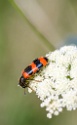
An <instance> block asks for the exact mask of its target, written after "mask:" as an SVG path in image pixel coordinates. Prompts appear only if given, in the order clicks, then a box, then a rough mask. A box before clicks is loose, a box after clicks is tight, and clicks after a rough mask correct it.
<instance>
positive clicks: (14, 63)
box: [0, 0, 77, 125]
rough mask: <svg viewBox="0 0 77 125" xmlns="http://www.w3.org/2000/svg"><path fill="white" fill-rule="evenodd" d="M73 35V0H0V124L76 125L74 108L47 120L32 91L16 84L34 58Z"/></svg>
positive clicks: (76, 27) (76, 20) (76, 19)
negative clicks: (29, 91)
mask: <svg viewBox="0 0 77 125" xmlns="http://www.w3.org/2000/svg"><path fill="white" fill-rule="evenodd" d="M21 3H22V4H21ZM19 5H20V6H19ZM24 6H25V9H23V8H24ZM33 8H34V10H33ZM35 10H36V11H35ZM76 34H77V1H76V0H14V1H12V0H0V125H77V111H71V112H68V111H66V110H64V111H63V112H62V113H61V114H60V115H59V116H53V118H52V119H48V118H47V117H46V111H45V109H44V108H40V101H39V99H38V98H37V96H36V95H35V93H32V94H28V93H27V94H26V96H25V95H24V90H23V89H22V88H20V87H18V86H17V84H18V79H19V77H20V75H21V71H22V69H24V68H25V67H26V66H27V65H28V64H29V63H30V62H32V60H33V59H35V58H37V57H40V56H41V55H45V54H46V53H48V52H49V51H52V50H54V49H57V48H59V47H60V46H62V45H65V44H67V43H65V42H64V40H65V39H66V38H67V37H70V36H73V35H75V36H76Z"/></svg>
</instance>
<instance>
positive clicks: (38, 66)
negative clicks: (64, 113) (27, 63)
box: [33, 59, 43, 69]
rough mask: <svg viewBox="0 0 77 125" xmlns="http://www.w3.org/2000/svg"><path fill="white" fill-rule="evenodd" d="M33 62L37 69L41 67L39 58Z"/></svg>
mask: <svg viewBox="0 0 77 125" xmlns="http://www.w3.org/2000/svg"><path fill="white" fill-rule="evenodd" d="M33 62H34V64H35V65H36V67H37V68H38V69H40V68H41V67H43V64H42V63H41V62H40V60H39V59H35V60H34V61H33Z"/></svg>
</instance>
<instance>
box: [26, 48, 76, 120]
mask: <svg viewBox="0 0 77 125" xmlns="http://www.w3.org/2000/svg"><path fill="white" fill-rule="evenodd" d="M46 57H47V58H48V60H49V62H48V65H47V66H46V67H44V68H43V69H42V70H41V71H40V72H39V73H38V74H36V75H35V77H34V80H33V81H31V82H30V84H29V86H30V87H31V88H32V89H33V90H34V91H35V92H36V95H37V96H38V98H40V100H41V101H42V103H41V107H46V111H47V112H48V113H47V117H48V118H51V117H52V115H53V114H54V115H58V114H59V113H60V112H62V110H63V108H66V109H67V110H75V109H76V108H77V47H76V46H65V47H62V48H61V49H60V50H56V51H54V52H50V53H48V54H47V55H46ZM35 80H36V81H39V82H35ZM28 91H29V92H31V90H30V89H28Z"/></svg>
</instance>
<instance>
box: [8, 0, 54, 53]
mask: <svg viewBox="0 0 77 125" xmlns="http://www.w3.org/2000/svg"><path fill="white" fill-rule="evenodd" d="M9 2H10V3H11V4H12V5H13V7H14V8H15V9H16V10H17V11H18V12H19V13H20V14H21V15H22V16H23V17H24V19H25V20H26V22H27V23H28V24H29V25H30V27H31V28H32V30H33V31H34V32H35V33H36V34H37V35H38V36H39V38H41V39H42V41H43V43H44V45H46V47H47V48H48V49H49V50H50V51H52V50H54V49H55V47H54V46H53V45H52V44H51V43H50V42H49V41H48V39H47V38H46V37H45V36H44V35H43V34H42V33H40V31H39V30H38V29H37V28H36V27H35V26H34V25H33V24H32V23H31V22H30V21H29V19H28V18H27V17H26V16H25V15H24V13H23V12H22V10H21V9H20V8H19V7H18V6H17V4H16V3H15V2H14V1H13V0H9Z"/></svg>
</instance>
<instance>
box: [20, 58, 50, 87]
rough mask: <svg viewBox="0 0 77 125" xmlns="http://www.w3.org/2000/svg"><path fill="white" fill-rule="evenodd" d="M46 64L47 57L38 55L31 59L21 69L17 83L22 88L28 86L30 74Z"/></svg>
mask: <svg viewBox="0 0 77 125" xmlns="http://www.w3.org/2000/svg"><path fill="white" fill-rule="evenodd" d="M47 64H48V58H47V57H40V58H37V59H35V60H33V62H32V63H31V64H30V65H29V66H27V67H26V68H25V69H24V70H23V72H22V75H21V77H20V79H19V85H20V86H21V87H22V88H26V87H29V85H28V83H29V80H30V78H31V76H33V75H34V74H35V73H37V72H38V71H40V69H41V68H42V67H44V66H46V65H47Z"/></svg>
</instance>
